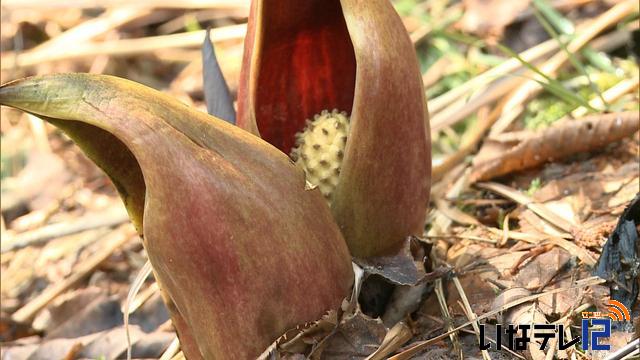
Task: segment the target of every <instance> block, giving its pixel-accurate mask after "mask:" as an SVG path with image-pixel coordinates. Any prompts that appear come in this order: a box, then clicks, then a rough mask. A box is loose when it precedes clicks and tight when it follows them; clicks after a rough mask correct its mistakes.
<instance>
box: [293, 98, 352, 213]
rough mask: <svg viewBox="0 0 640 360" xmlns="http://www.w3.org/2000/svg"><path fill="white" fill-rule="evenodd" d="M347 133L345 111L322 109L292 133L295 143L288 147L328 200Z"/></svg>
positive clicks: (333, 186)
mask: <svg viewBox="0 0 640 360" xmlns="http://www.w3.org/2000/svg"><path fill="white" fill-rule="evenodd" d="M348 135H349V118H348V117H347V113H346V112H344V111H343V112H339V111H338V110H335V109H334V110H333V111H331V112H329V111H327V110H323V111H322V112H321V113H320V114H318V115H316V116H314V117H313V120H308V121H307V122H306V126H305V127H304V129H303V130H302V132H299V133H297V134H296V147H295V148H294V149H293V150H291V158H292V159H293V160H294V161H295V162H296V165H298V166H299V167H300V168H301V169H303V170H304V172H305V174H306V176H307V180H308V181H309V182H310V183H311V184H313V185H315V186H317V187H318V188H319V189H320V192H322V195H324V197H325V198H327V200H329V201H330V200H331V194H332V193H333V190H334V189H335V188H336V186H337V185H338V179H339V176H340V167H341V166H342V159H343V158H344V148H345V146H346V145H347V136H348Z"/></svg>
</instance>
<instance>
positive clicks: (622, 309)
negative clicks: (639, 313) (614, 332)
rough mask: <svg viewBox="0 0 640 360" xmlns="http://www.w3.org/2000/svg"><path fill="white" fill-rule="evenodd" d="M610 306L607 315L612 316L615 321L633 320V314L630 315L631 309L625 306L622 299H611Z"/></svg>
mask: <svg viewBox="0 0 640 360" xmlns="http://www.w3.org/2000/svg"><path fill="white" fill-rule="evenodd" d="M608 304H609V306H607V309H608V310H609V313H608V314H606V316H608V317H610V318H611V320H613V321H629V320H631V316H630V315H629V310H627V307H626V306H624V305H623V304H622V303H621V302H620V301H617V300H609V302H608Z"/></svg>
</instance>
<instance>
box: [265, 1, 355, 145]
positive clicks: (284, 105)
mask: <svg viewBox="0 0 640 360" xmlns="http://www.w3.org/2000/svg"><path fill="white" fill-rule="evenodd" d="M263 6H264V9H263V11H264V12H263V17H262V19H263V21H264V23H263V31H264V32H263V34H264V38H263V41H262V54H261V57H260V64H259V69H260V70H259V72H258V79H257V81H258V83H257V89H258V91H257V92H256V102H255V111H256V121H257V125H258V129H259V131H260V135H261V136H262V138H263V139H265V140H267V141H268V142H270V143H271V144H273V145H274V146H276V147H278V148H279V149H280V150H282V151H283V152H285V153H287V154H288V153H289V152H290V151H291V148H292V147H293V146H294V144H295V134H296V132H299V131H301V130H302V129H303V128H304V125H305V120H306V119H311V118H312V117H313V115H314V114H317V113H319V112H320V111H322V110H324V109H327V110H332V109H334V108H335V109H338V110H341V111H346V112H348V113H351V107H352V104H353V94H354V88H355V76H356V61H355V55H354V51H353V45H352V44H351V39H350V37H349V33H348V31H347V25H346V23H345V20H344V16H343V14H342V8H341V6H340V2H339V1H337V0H331V1H326V0H325V1H322V0H318V1H300V0H286V1H269V0H267V1H264V5H263Z"/></svg>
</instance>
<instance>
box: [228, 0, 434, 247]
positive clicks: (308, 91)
mask: <svg viewBox="0 0 640 360" xmlns="http://www.w3.org/2000/svg"><path fill="white" fill-rule="evenodd" d="M248 26H249V27H248V33H247V38H246V40H245V53H244V58H243V67H242V72H241V79H240V87H239V89H238V119H237V121H238V126H240V127H242V128H244V129H247V130H248V131H251V132H253V133H254V134H256V135H259V136H262V138H263V139H265V140H266V141H268V142H269V143H271V144H273V145H274V146H276V147H277V148H278V149H280V150H282V151H283V152H284V153H286V154H290V155H291V156H292V158H293V159H294V160H295V161H296V164H297V165H299V166H300V167H302V168H303V169H304V170H305V173H306V175H307V179H308V181H309V182H311V183H312V184H314V185H315V186H318V187H319V188H320V190H321V191H322V193H323V195H324V196H325V197H326V198H327V199H328V201H329V203H330V205H331V209H332V212H333V214H334V216H335V219H336V222H337V223H338V225H339V226H340V229H341V231H342V233H343V235H344V236H345V239H346V241H347V243H348V245H349V249H350V251H351V253H352V255H354V256H356V257H360V258H366V257H371V256H379V255H384V254H386V253H388V252H390V251H392V250H393V248H394V247H397V246H399V245H400V244H402V242H403V241H404V240H405V238H406V237H407V236H409V235H421V234H422V231H423V227H424V222H425V215H426V206H427V203H428V197H429V187H430V185H429V179H430V176H431V147H430V146H431V143H430V138H429V126H428V113H427V109H426V101H425V98H424V91H423V85H422V79H421V76H420V70H419V66H418V62H417V58H416V55H415V50H414V48H413V45H412V43H411V41H410V40H409V36H408V35H407V32H406V30H405V28H404V26H403V24H402V22H401V20H400V17H399V16H398V15H397V14H396V13H395V10H394V9H393V7H392V6H391V4H390V3H389V2H388V1H387V0H368V1H362V0H341V1H338V0H308V1H299V0H273V1H266V0H257V1H254V2H253V6H252V8H251V14H250V17H249V25H248Z"/></svg>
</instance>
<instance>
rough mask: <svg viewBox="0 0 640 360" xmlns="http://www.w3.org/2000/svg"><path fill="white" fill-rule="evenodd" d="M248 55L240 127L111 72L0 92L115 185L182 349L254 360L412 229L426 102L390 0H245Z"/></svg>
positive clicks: (424, 161) (421, 173) (421, 207)
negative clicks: (357, 268) (364, 261)
mask: <svg viewBox="0 0 640 360" xmlns="http://www.w3.org/2000/svg"><path fill="white" fill-rule="evenodd" d="M243 61H244V62H243V70H242V74H241V82H240V89H239V95H238V96H239V99H238V100H239V101H238V103H239V105H238V106H239V111H238V117H237V126H235V125H233V124H230V123H227V122H226V121H223V120H221V119H219V118H217V117H215V116H210V115H207V114H204V113H202V112H200V111H197V110H195V109H193V108H190V107H188V106H186V105H184V104H182V103H180V102H179V101H178V100H176V99H173V98H171V97H169V96H167V95H165V94H162V93H160V92H158V91H155V90H152V89H150V88H147V87H145V86H142V85H139V84H136V83H133V82H131V81H128V80H124V79H119V78H115V77H110V76H101V75H89V74H59V75H47V76H40V77H33V78H26V79H22V80H17V81H14V82H11V83H8V84H5V85H3V86H2V87H1V88H0V103H1V104H3V105H7V106H11V107H14V108H18V109H21V110H24V111H26V112H28V113H32V114H35V115H37V116H39V117H40V118H42V119H44V120H46V121H48V122H50V123H51V124H53V125H55V126H57V127H58V128H60V129H61V130H62V131H63V132H65V133H66V134H67V135H68V136H69V137H70V138H72V139H73V140H74V141H75V142H76V143H77V144H78V146H79V147H80V148H81V149H82V150H83V151H84V152H85V153H86V154H87V156H88V157H89V158H91V159H92V160H93V161H94V162H95V163H96V164H97V165H99V166H100V167H101V168H102V169H103V170H104V171H105V173H107V174H108V175H109V177H110V178H111V179H112V181H113V183H114V185H115V187H116V188H117V190H118V192H119V193H120V195H121V197H122V200H123V201H124V203H125V206H126V208H127V210H128V212H129V215H130V217H131V219H132V222H133V223H134V225H135V226H136V229H137V231H138V233H139V234H140V235H141V237H142V239H143V243H144V246H145V248H146V251H147V253H148V256H149V260H150V262H151V264H152V266H153V269H154V274H155V276H156V279H157V281H158V283H159V285H160V288H161V290H162V294H163V298H164V300H165V302H166V304H167V306H168V308H169V311H170V314H171V318H172V321H173V324H174V325H175V327H176V330H177V332H178V336H179V338H180V343H181V347H182V350H183V352H184V354H185V355H186V357H187V358H189V359H227V358H233V359H250V358H255V357H256V356H258V355H260V354H261V353H262V352H263V351H264V350H265V349H266V348H267V347H268V346H269V344H271V343H272V342H273V341H274V340H276V339H277V338H278V337H279V336H280V335H282V334H283V333H285V332H286V331H287V330H289V329H292V328H294V327H295V326H297V325H299V324H302V323H306V322H310V321H314V320H317V319H319V318H320V317H321V316H322V315H323V314H325V313H326V312H327V311H329V310H331V309H338V308H339V307H340V305H341V302H342V301H343V299H344V298H345V297H346V296H347V295H348V294H349V289H350V287H351V286H352V283H353V272H352V266H351V256H350V253H349V250H351V254H352V255H354V256H357V257H369V256H377V255H382V254H385V253H386V252H387V251H391V250H392V249H393V248H394V247H395V246H397V245H399V244H400V243H401V242H402V241H403V240H404V239H405V238H406V237H407V236H409V235H420V234H421V233H422V228H423V225H424V217H425V212H426V205H427V201H428V191H429V176H430V149H429V130H428V119H427V111H426V105H425V99H424V95H423V89H422V83H421V80H420V73H419V69H418V64H417V60H416V57H415V53H414V50H413V47H412V45H411V42H410V41H409V38H408V36H407V34H406V32H405V30H404V28H403V26H402V23H401V21H400V19H399V17H398V16H397V14H396V13H395V12H394V10H393V8H392V6H391V5H390V4H389V3H388V2H387V1H386V0H368V1H355V0H342V1H337V0H335V1H334V0H332V1H319V0H310V1H298V0H296V1H293V0H284V1H260V0H258V1H255V2H254V3H253V5H252V9H251V15H250V19H249V25H248V34H247V39H246V43H245V54H244V59H243ZM218 70H219V69H218ZM214 78H217V79H221V77H220V76H214ZM211 96H214V97H215V94H213V95H212V94H211V93H209V94H207V97H208V98H211ZM225 96H226V95H225ZM224 98H225V99H227V98H226V97H224ZM227 102H228V101H227ZM223 106H224V104H223ZM229 109H230V110H229ZM226 113H227V114H230V115H229V116H230V117H231V118H233V117H234V116H235V114H233V107H232V106H231V104H226ZM224 120H233V119H224ZM255 135H261V136H262V139H264V140H262V139H261V138H260V137H259V136H255ZM305 178H306V181H305ZM309 183H311V186H309ZM315 187H318V188H319V189H315ZM323 195H324V196H323Z"/></svg>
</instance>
